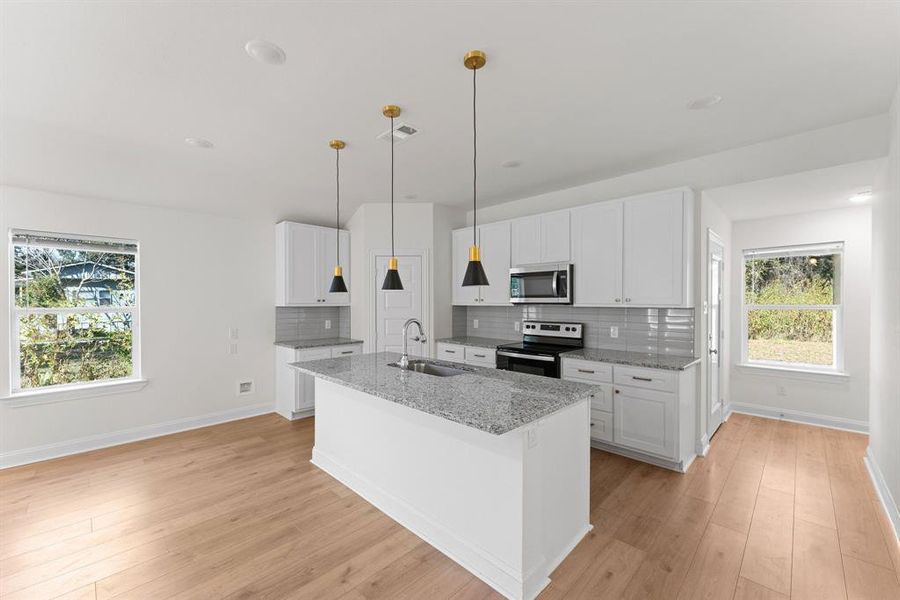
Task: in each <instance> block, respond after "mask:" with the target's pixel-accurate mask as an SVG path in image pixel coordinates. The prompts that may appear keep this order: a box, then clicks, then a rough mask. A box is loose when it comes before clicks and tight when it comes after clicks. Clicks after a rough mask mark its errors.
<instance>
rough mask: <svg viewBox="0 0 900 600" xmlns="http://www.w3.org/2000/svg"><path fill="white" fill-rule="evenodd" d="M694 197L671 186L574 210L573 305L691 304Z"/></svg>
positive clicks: (688, 305) (687, 305)
mask: <svg viewBox="0 0 900 600" xmlns="http://www.w3.org/2000/svg"><path fill="white" fill-rule="evenodd" d="M693 231H694V202H693V195H692V194H691V192H689V191H685V190H675V191H671V192H661V193H658V194H648V195H646V196H639V197H636V198H629V199H626V200H613V201H609V202H601V203H598V204H591V205H588V206H582V207H579V208H575V209H573V210H572V262H573V264H574V265H575V267H574V272H575V274H574V276H573V278H574V281H575V305H576V306H684V307H691V306H692V297H693V294H692V287H693V282H692V279H691V278H692V277H693V272H694V268H693V263H692V261H693V256H694V253H693V247H692V243H693Z"/></svg>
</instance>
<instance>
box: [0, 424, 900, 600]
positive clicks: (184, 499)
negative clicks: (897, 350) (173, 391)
mask: <svg viewBox="0 0 900 600" xmlns="http://www.w3.org/2000/svg"><path fill="white" fill-rule="evenodd" d="M312 443H313V421H312V420H311V419H307V420H304V421H298V422H294V423H289V422H287V421H284V420H282V419H281V418H280V417H278V416H276V415H265V416H262V417H257V418H253V419H247V420H243V421H236V422H233V423H228V424H224V425H218V426H215V427H208V428H204V429H198V430H194V431H190V432H184V433H180V434H176V435H171V436H167V437H163V438H157V439H153V440H146V441H142V442H137V443H134V444H128V445H124V446H118V447H115V448H109V449H105V450H99V451H96V452H91V453H87V454H82V455H79V456H72V457H68V458H62V459H58V460H53V461H47V462H43V463H38V464H34V465H28V466H23V467H18V468H15V469H7V470H5V471H0V599H2V600H13V599H17V600H18V599H27V600H41V599H44V598H66V599H73V600H74V599H77V600H101V599H103V600H105V599H108V598H128V599H131V598H135V599H143V598H148V599H150V598H152V599H154V600H158V599H161V598H191V599H195V598H202V599H206V598H210V599H213V598H216V599H218V598H227V599H239V598H241V599H246V598H273V599H274V598H279V599H280V598H293V599H307V598H309V599H313V598H315V599H317V600H318V599H329V598H332V599H333V598H343V599H347V600H377V599H391V600H394V599H406V598H409V599H419V598H428V599H429V600H431V599H434V600H437V599H447V600H489V599H494V598H499V595H497V594H496V593H495V592H493V591H492V590H491V589H490V588H489V587H488V586H487V585H485V584H484V583H482V582H481V581H480V580H478V579H477V578H475V577H474V576H472V575H471V574H469V573H468V572H467V571H466V570H464V569H463V568H462V567H460V566H458V565H456V564H455V563H454V562H452V561H451V560H449V559H448V558H446V557H445V556H443V555H442V554H441V553H440V552H438V551H437V550H435V549H434V548H432V547H431V546H429V545H428V544H426V543H424V542H422V541H421V540H419V539H418V538H417V537H416V536H414V535H413V534H411V533H410V532H408V531H406V530H405V529H403V528H402V527H400V526H399V525H397V524H396V523H394V522H393V521H392V520H391V519H389V518H388V517H386V516H385V515H383V514H381V513H380V512H379V511H378V510H376V509H375V508H374V507H372V506H371V505H369V504H368V503H367V502H365V501H364V500H362V499H361V498H359V497H358V496H356V495H355V494H353V493H352V492H350V491H349V490H348V489H346V488H345V487H343V486H342V485H340V484H339V483H337V482H336V481H334V480H333V479H331V478H330V477H329V476H328V475H326V474H325V473H323V472H321V471H319V470H318V469H317V468H315V467H313V466H312V465H311V464H310V463H309V458H310V452H311V449H312ZM866 443H867V439H866V437H865V436H862V435H857V434H851V433H847V432H841V431H835V430H830V429H821V428H816V427H808V426H803V425H797V424H793V423H787V422H779V421H773V420H767V419H760V418H756V417H749V416H746V415H733V416H732V417H731V419H730V420H729V421H728V422H727V423H725V424H724V425H723V426H722V428H721V429H720V430H719V432H718V433H717V434H716V436H715V437H714V439H713V442H712V448H711V450H710V453H709V456H707V457H706V458H702V459H698V460H697V461H695V462H694V464H693V465H692V466H691V469H690V472H689V473H688V474H686V475H681V474H678V473H673V472H670V471H666V470H663V469H658V468H656V467H652V466H649V465H646V464H643V463H638V462H635V461H632V460H629V459H626V458H623V457H620V456H616V455H612V454H607V453H604V452H600V451H592V456H591V517H592V522H593V524H594V530H593V531H592V532H591V533H590V534H589V535H588V536H587V537H586V538H585V539H584V540H583V541H582V542H581V543H580V544H579V545H578V546H577V547H576V548H575V550H574V551H573V552H572V554H571V555H570V556H569V557H568V558H567V559H566V560H565V561H564V562H563V563H562V564H561V565H560V566H559V568H558V569H557V570H556V572H555V573H554V574H553V576H552V583H551V584H550V586H549V587H548V588H547V589H546V590H545V591H544V592H543V593H542V594H541V596H540V598H541V599H542V600H555V599H560V598H572V599H579V598H590V599H602V598H630V599H640V600H645V599H653V598H677V599H689V598H705V599H718V598H721V599H723V600H731V599H737V600H740V599H754V598H756V599H786V598H795V599H801V598H810V599H821V600H825V599H829V598H844V599H848V600H855V599H858V598H859V599H863V598H865V599H879V600H880V599H883V600H897V599H900V546H898V543H897V540H896V538H895V537H893V533H892V532H891V531H890V526H889V524H888V521H887V517H886V515H884V514H883V512H882V511H881V508H880V505H879V504H878V501H877V498H876V496H875V491H874V489H873V488H872V486H871V484H870V482H869V479H868V477H867V475H866V472H865V467H864V465H863V463H862V457H863V454H864V452H865V447H866Z"/></svg>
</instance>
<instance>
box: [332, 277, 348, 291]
mask: <svg viewBox="0 0 900 600" xmlns="http://www.w3.org/2000/svg"><path fill="white" fill-rule="evenodd" d="M346 291H347V284H346V283H344V276H343V275H335V276H334V279H332V280H331V287H330V288H328V292H329V293H331V294H338V293H341V292H346Z"/></svg>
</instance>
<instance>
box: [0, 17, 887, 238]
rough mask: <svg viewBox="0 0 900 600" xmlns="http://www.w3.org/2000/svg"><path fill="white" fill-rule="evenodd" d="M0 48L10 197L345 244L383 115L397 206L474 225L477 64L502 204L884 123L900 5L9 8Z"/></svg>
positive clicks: (483, 157)
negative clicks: (39, 196)
mask: <svg viewBox="0 0 900 600" xmlns="http://www.w3.org/2000/svg"><path fill="white" fill-rule="evenodd" d="M257 38H258V39H266V40H270V41H272V42H275V43H277V44H279V45H280V46H282V47H283V48H284V49H285V51H286V52H287V62H286V63H285V64H284V65H283V66H268V65H263V64H260V63H257V62H255V61H253V60H252V59H250V58H249V57H248V56H247V55H246V54H245V53H244V50H243V46H244V44H245V43H246V41H248V40H250V39H257ZM0 44H2V46H0V51H2V57H0V81H2V86H3V88H2V96H0V127H2V137H0V178H2V181H3V182H5V183H9V184H14V185H23V186H28V187H38V188H43V189H50V190H58V191H65V192H70V193H77V194H84V195H91V196H98V197H104V198H112V199H118V200H125V201H132V202H141V203H147V204H157V205H164V206H173V207H180V208H186V209H192V210H202V211H212V212H218V213H224V214H233V215H239V216H247V217H250V216H252V217H260V218H271V219H277V218H295V219H302V220H307V221H311V222H328V221H329V219H331V218H332V217H331V215H332V211H333V197H334V196H333V194H334V191H333V183H334V173H333V161H334V155H333V151H331V150H330V149H329V148H328V146H327V142H328V140H329V139H330V138H333V137H341V138H344V139H345V140H347V142H348V147H347V149H346V150H345V151H344V153H343V154H342V167H343V169H342V175H343V180H342V190H343V200H344V204H345V207H344V214H345V215H348V216H349V214H351V212H352V210H353V209H354V208H355V207H356V206H358V205H359V204H361V203H363V202H371V201H386V200H387V199H388V196H387V194H388V146H387V143H386V142H383V141H378V140H376V139H375V137H376V136H377V135H378V134H379V133H381V132H383V131H385V130H386V128H387V120H386V119H385V118H384V117H382V116H381V106H382V105H383V104H385V103H396V104H399V105H400V106H402V107H403V108H404V111H405V112H404V114H403V116H402V120H404V121H407V122H408V123H410V124H412V125H414V126H416V127H418V128H420V130H421V134H420V135H419V136H418V137H416V138H413V139H411V140H409V141H408V142H405V143H403V144H401V145H398V147H397V198H398V200H399V201H404V196H406V195H409V194H415V195H416V201H420V202H439V203H444V204H451V205H460V206H464V205H468V204H469V203H470V202H471V195H470V190H471V130H470V126H471V125H470V123H471V96H470V95H471V74H470V72H469V71H467V70H466V69H465V68H463V66H462V55H463V54H464V53H465V51H467V50H469V49H471V48H481V49H483V50H485V51H486V52H487V54H488V64H487V66H486V67H485V68H484V69H483V70H482V71H480V72H479V79H478V90H479V166H480V168H479V173H480V180H479V182H480V183H479V189H480V191H481V195H480V197H481V199H482V201H483V202H484V203H485V204H495V203H498V202H502V201H506V200H509V199H513V198H517V197H521V196H527V195H532V194H536V193H540V192H544V191H548V190H552V189H557V188H563V187H568V186H572V185H577V184H581V183H585V182H588V181H594V180H599V179H605V178H609V177H613V176H616V175H621V174H623V173H628V172H634V171H637V170H641V169H646V168H649V167H653V166H657V165H662V164H668V163H672V162H675V161H679V160H683V159H686V158H690V157H694V156H701V155H705V154H709V153H712V152H717V151H719V150H723V149H727V148H734V147H739V146H744V145H747V144H751V143H755V142H759V141H761V140H767V139H772V138H778V137H782V136H786V135H790V134H794V133H798V132H801V131H807V130H812V129H817V128H821V127H825V126H829V125H833V124H836V123H842V122H845V121H850V120H852V119H857V118H861V117H865V116H869V115H875V114H880V113H884V112H885V111H886V110H887V108H888V105H889V103H890V99H891V96H892V93H893V91H894V90H895V89H896V86H897V79H898V64H900V48H898V45H900V2H865V3H863V2H825V1H823V2H802V3H801V2H792V3H788V2H763V1H761V2H743V3H734V2H719V3H714V2H595V3H589V2H584V3H566V4H560V3H553V2H530V3H525V2H521V3H511V2H424V1H420V2H415V3H401V2H390V3H386V2H366V3H363V2H331V3H325V2H302V3H301V2H294V3H290V2H250V1H247V2H203V3H200V2H181V3H175V2H150V1H146V2H4V3H2V8H0ZM714 93H715V94H721V95H722V96H723V97H724V101H723V102H722V103H721V104H720V105H718V106H716V107H714V108H712V109H710V110H707V111H689V110H687V109H686V108H685V106H686V104H687V103H688V102H689V101H690V100H692V99H695V98H697V97H700V96H706V95H708V94H714ZM185 137H204V138H209V139H210V140H212V141H213V142H214V143H215V148H214V149H211V150H202V149H197V148H192V147H188V146H186V145H185V144H184V143H183V140H184V138H185ZM508 160H518V161H521V162H522V165H521V166H520V167H519V168H518V169H504V168H501V166H500V165H501V163H503V162H505V161H508Z"/></svg>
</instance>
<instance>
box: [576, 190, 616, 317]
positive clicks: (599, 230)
mask: <svg viewBox="0 0 900 600" xmlns="http://www.w3.org/2000/svg"><path fill="white" fill-rule="evenodd" d="M622 210H623V209H622V202H616V201H612V202H601V203H599V204H591V205H589V206H582V207H580V208H576V209H573V210H572V262H573V263H574V265H575V266H574V276H573V278H574V280H575V290H574V291H575V304H576V305H582V306H607V305H609V306H621V305H623V300H622V299H623V295H622Z"/></svg>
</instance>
